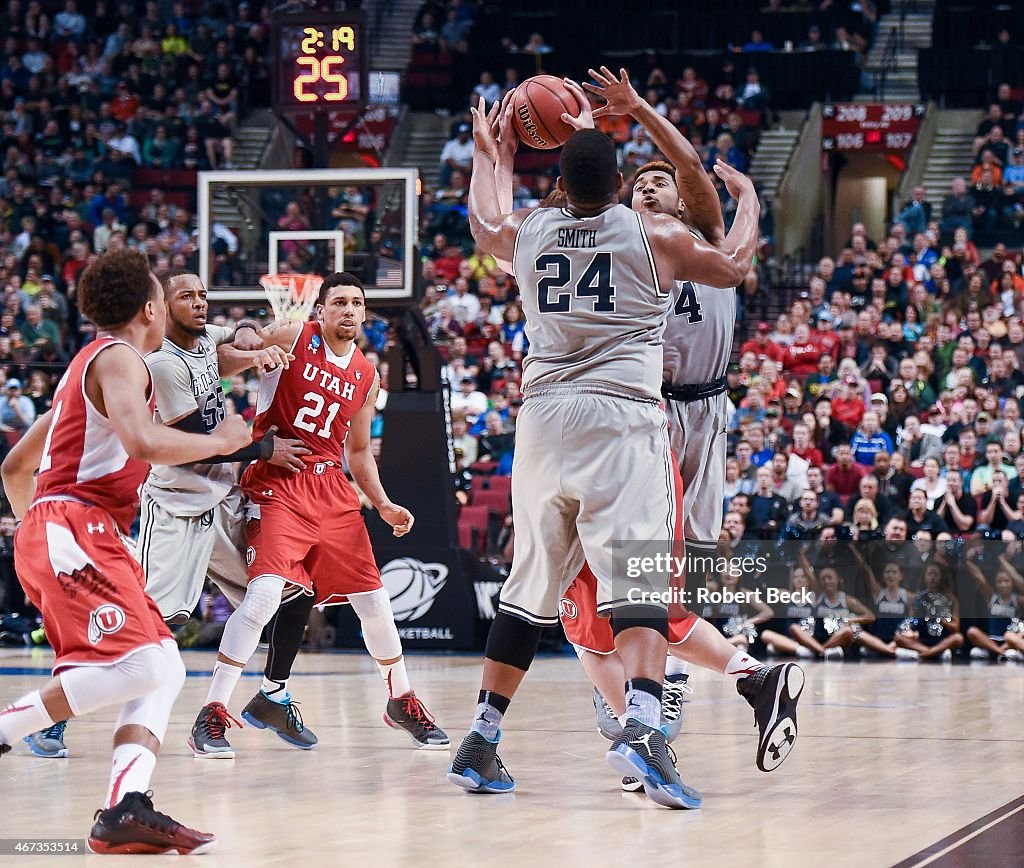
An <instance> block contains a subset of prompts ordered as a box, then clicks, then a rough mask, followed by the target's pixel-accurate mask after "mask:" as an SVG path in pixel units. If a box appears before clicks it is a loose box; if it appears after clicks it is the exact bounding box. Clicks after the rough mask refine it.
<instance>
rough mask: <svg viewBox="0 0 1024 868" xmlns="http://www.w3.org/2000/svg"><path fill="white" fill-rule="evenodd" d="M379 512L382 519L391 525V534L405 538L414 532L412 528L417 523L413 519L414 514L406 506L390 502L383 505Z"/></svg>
mask: <svg viewBox="0 0 1024 868" xmlns="http://www.w3.org/2000/svg"><path fill="white" fill-rule="evenodd" d="M377 512H379V513H380V517H381V518H382V519H384V521H386V522H387V523H388V524H390V525H391V532H392V533H393V534H394V535H395V536H405V535H406V534H407V533H408V532H409V531H411V530H412V526H413V524H414V523H415V521H416V519H414V518H413V517H412V513H411V512H409V510H407V509H406V508H405V507H404V506H399V505H398V504H397V503H391V502H390V501H389V502H388V503H385V504H383V505H382V506H381V507H380V508H379V509H378V510H377Z"/></svg>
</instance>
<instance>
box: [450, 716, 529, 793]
mask: <svg viewBox="0 0 1024 868" xmlns="http://www.w3.org/2000/svg"><path fill="white" fill-rule="evenodd" d="M500 739H501V733H500V732H499V733H498V738H497V739H496V740H494V741H488V740H487V739H486V738H484V737H483V736H482V735H481V734H480V733H479V732H474V731H470V733H469V734H468V735H467V736H466V737H465V738H464V739H463V740H462V744H460V745H459V750H458V752H457V753H456V754H455V760H454V762H452V764H451V765H450V766H449V767H448V780H450V781H451V782H452V783H453V784H455V786H457V787H462V789H464V790H468V791H469V792H471V793H511V792H512V791H513V790H515V788H516V782H515V779H514V778H513V777H512V775H510V774H509V773H508V771H507V770H506V769H505V766H504V765H503V764H502V762H501V758H500V757H499V756H498V740H500Z"/></svg>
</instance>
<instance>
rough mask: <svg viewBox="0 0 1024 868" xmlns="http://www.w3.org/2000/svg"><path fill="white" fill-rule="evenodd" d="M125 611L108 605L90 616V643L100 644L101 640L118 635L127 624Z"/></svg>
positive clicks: (111, 604)
mask: <svg viewBox="0 0 1024 868" xmlns="http://www.w3.org/2000/svg"><path fill="white" fill-rule="evenodd" d="M125 620H126V619H125V616H124V609H122V608H121V607H120V606H115V605H114V604H113V603H106V604H105V605H103V606H100V607H99V608H98V609H93V610H92V612H90V614H89V641H90V642H91V643H92V644H93V645H97V644H99V641H100V639H102V638H103V637H104V636H109V635H110V634H111V633H116V632H117V631H118V630H120V629H121V628H122V627H123V626H124V624H125Z"/></svg>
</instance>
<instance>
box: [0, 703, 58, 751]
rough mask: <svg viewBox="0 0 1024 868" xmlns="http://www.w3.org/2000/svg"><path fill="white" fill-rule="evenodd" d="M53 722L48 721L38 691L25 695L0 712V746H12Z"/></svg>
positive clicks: (47, 715)
mask: <svg viewBox="0 0 1024 868" xmlns="http://www.w3.org/2000/svg"><path fill="white" fill-rule="evenodd" d="M55 722H56V721H54V720H51V719H50V715H49V714H48V713H47V711H46V706H44V705H43V697H42V696H40V695H39V691H38V690H36V691H35V692H33V693H26V694H25V695H24V696H22V697H21V698H20V699H16V700H15V701H14V702H12V703H11V704H10V705H8V706H7V708H5V709H3V710H0V744H7V745H11V744H14V743H15V742H17V741H20V740H21V739H23V738H24V737H25V736H26V735H31V734H32V733H33V732H38V731H39V730H41V729H46V728H47V727H50V726H53V724H54V723H55Z"/></svg>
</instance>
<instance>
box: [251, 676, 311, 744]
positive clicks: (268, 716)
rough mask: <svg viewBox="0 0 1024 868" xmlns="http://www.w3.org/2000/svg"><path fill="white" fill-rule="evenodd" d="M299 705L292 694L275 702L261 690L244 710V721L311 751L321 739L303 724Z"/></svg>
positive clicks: (287, 694)
mask: <svg viewBox="0 0 1024 868" xmlns="http://www.w3.org/2000/svg"><path fill="white" fill-rule="evenodd" d="M298 704H299V703H297V702H294V701H293V700H292V695H291V694H290V693H286V694H285V695H284V699H282V700H274V699H271V698H270V697H269V696H267V694H266V693H264V692H263V691H262V690H261V691H260V692H259V693H257V694H256V695H255V696H254V697H253V698H252V699H250V700H249V704H248V705H247V706H245V708H243V709H242V720H244V721H245V722H246V723H248V724H251V725H252V726H255V727H256V728H257V729H269V730H271V731H272V732H276V733H277V735H278V737H280V738H281V739H282V740H283V741H286V742H288V744H290V745H291V746H292V747H297V748H300V749H301V750H310V749H312V747H313V746H314V745H315V744H316V743H317V742H318V741H319V739H318V738H317V737H316V736H315V735H313V732H312V730H310V729H308V728H307V727H306V726H305V725H304V724H303V722H302V715H301V714H299V709H298V707H297V706H298Z"/></svg>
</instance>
